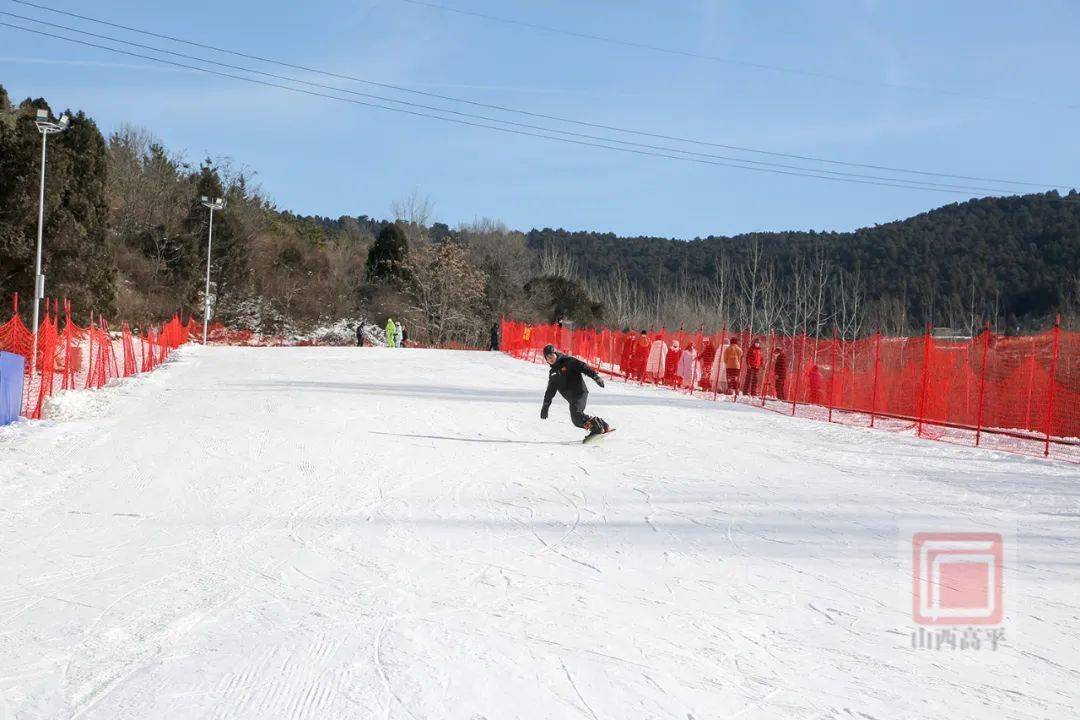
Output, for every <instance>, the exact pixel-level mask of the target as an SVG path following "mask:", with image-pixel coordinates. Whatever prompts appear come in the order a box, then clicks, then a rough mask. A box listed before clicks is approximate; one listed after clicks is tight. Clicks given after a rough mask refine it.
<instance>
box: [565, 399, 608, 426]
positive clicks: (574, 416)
mask: <svg viewBox="0 0 1080 720" xmlns="http://www.w3.org/2000/svg"><path fill="white" fill-rule="evenodd" d="M567 402H569V403H570V421H571V422H572V423H574V425H575V426H576V427H579V428H584V427H585V423H589V427H592V421H593V420H600V422H601V423H602V422H604V421H603V420H601V419H600V418H597V417H593V416H591V415H586V414H585V405H587V404H588V402H589V393H582V394H581V395H578V396H577V397H576V398H574V399H572V400H571V399H567Z"/></svg>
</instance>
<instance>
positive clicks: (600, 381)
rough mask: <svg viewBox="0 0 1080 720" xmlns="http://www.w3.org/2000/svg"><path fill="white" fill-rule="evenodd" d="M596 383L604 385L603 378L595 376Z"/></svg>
mask: <svg viewBox="0 0 1080 720" xmlns="http://www.w3.org/2000/svg"><path fill="white" fill-rule="evenodd" d="M596 384H597V385H599V386H600V387H604V378H602V377H597V378H596Z"/></svg>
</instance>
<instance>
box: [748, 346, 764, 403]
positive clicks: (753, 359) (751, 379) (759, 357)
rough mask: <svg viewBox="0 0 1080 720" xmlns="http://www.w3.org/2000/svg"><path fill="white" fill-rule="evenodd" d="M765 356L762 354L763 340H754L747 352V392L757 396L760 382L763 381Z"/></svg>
mask: <svg viewBox="0 0 1080 720" xmlns="http://www.w3.org/2000/svg"><path fill="white" fill-rule="evenodd" d="M764 364H765V356H764V355H763V354H762V352H761V340H754V342H753V343H751V345H750V349H749V350H747V351H746V392H747V393H749V394H750V395H757V392H758V381H759V380H760V379H761V366H762V365H764Z"/></svg>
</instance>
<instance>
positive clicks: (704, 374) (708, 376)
mask: <svg viewBox="0 0 1080 720" xmlns="http://www.w3.org/2000/svg"><path fill="white" fill-rule="evenodd" d="M715 357H716V347H715V346H714V345H713V344H712V338H705V339H704V340H703V341H702V344H701V355H699V356H698V362H699V363H701V379H700V380H698V385H699V386H700V387H701V389H702V390H708V389H709V388H710V387H711V385H712V364H713V358H715Z"/></svg>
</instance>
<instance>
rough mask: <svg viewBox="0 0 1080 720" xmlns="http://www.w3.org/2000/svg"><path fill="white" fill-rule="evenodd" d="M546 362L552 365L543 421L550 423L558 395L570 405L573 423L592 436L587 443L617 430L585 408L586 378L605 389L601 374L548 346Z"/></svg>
mask: <svg viewBox="0 0 1080 720" xmlns="http://www.w3.org/2000/svg"><path fill="white" fill-rule="evenodd" d="M544 360H546V361H547V364H548V365H550V366H551V370H550V371H549V372H548V386H547V391H546V392H545V393H544V405H543V407H541V408H540V419H541V420H547V416H548V408H550V407H551V400H552V399H553V398H554V397H555V393H556V392H558V393H559V394H560V395H562V396H563V397H564V398H566V401H567V402H568V403H570V420H571V422H573V423H574V425H575V426H577V427H579V428H584V429H585V430H588V431H589V434H588V435H586V436H585V440H586V441H588V440H589V439H590V438H593V437H595V436H597V435H603V434H604V433H609V432H611V431H612V430H613V429H614V428H612V427H611V426H610V425H608V424H607V423H606V422H604V420H603V418H599V417H590V416H589V415H586V414H585V405H586V404H587V403H588V402H589V389H588V388H587V387H585V378H584V377H582V376H583V375H588V376H589V377H591V378H592V379H593V381H594V382H595V383H596V384H597V385H599V386H600V387H604V380H603V378H601V377H600V374H599V373H597V372H596V370H594V369H593V368H591V367H589V366H588V365H587V364H586V363H585V362H583V361H581V360H579V359H577V358H576V357H574V356H573V355H563V354H562V353H560V352H559V351H558V350H556V349H555V346H554V345H546V346H545V347H544Z"/></svg>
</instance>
